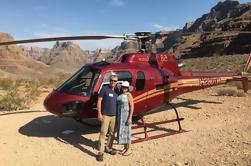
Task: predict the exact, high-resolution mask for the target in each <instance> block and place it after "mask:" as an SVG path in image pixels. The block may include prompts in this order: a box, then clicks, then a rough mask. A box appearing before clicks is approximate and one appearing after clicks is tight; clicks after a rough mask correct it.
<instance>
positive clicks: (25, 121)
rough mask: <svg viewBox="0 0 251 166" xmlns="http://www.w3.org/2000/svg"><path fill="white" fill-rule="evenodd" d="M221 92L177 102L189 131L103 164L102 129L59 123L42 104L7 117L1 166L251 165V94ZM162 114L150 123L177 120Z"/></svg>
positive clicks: (0, 118) (0, 121)
mask: <svg viewBox="0 0 251 166" xmlns="http://www.w3.org/2000/svg"><path fill="white" fill-rule="evenodd" d="M219 88H221V87H218V88H210V89H205V90H200V91H196V92H192V93H188V94H185V95H182V96H180V97H179V98H178V99H175V100H174V101H173V103H175V106H176V107H177V109H178V111H179V113H180V116H181V117H183V118H185V120H184V121H182V127H183V129H184V130H186V131H188V132H185V133H181V134H176V135H173V136H169V137H164V138H160V139H156V140H152V141H147V142H142V143H138V144H133V146H132V148H133V154H132V155H130V156H121V155H116V156H111V155H108V154H106V155H105V160H104V162H102V163H99V162H97V161H96V159H95V155H96V153H97V139H98V131H99V127H93V128H91V127H87V126H84V125H82V124H80V123H78V122H75V121H74V120H73V119H70V118H58V117H56V116H54V115H52V114H50V113H49V112H46V111H45V110H44V108H43V106H42V100H41V102H39V103H37V104H35V105H34V106H33V107H32V109H30V110H22V111H17V112H2V113H0V165H1V166H17V165H18V166H23V165H24V166H27V165H37V166H48V165H55V166H57V165H60V166H68V165H71V166H78V165H87V166H88V165H109V166H113V165H136V166H140V165H244V166H246V165H251V132H250V131H251V95H250V94H249V95H247V96H246V97H227V96H217V95H216V91H217V89H219ZM249 93H251V92H250V91H249ZM42 98H43V97H42ZM162 110H163V111H161V112H159V113H155V114H152V115H148V116H147V117H146V120H147V121H148V122H153V121H159V120H166V119H171V118H173V117H174V113H173V111H172V110H170V109H169V110H168V111H167V110H166V109H162ZM169 129H177V125H176V124H164V125H159V126H155V127H152V128H149V131H150V132H149V135H154V134H160V133H165V132H168V131H169ZM141 131H143V130H142V129H137V130H133V133H134V134H133V138H134V139H135V138H137V137H140V136H141V137H142V134H137V133H140V132H141ZM114 147H115V148H116V149H118V150H119V149H122V147H121V146H119V145H116V144H115V146H114Z"/></svg>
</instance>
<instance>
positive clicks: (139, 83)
mask: <svg viewBox="0 0 251 166" xmlns="http://www.w3.org/2000/svg"><path fill="white" fill-rule="evenodd" d="M144 87H145V75H144V73H143V72H142V71H139V72H137V79H136V91H140V90H143V89H144Z"/></svg>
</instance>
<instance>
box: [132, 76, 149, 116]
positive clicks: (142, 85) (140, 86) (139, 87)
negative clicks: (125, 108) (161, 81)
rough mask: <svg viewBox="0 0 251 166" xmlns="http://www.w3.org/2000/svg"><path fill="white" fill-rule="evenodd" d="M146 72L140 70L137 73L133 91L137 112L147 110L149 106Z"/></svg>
mask: <svg viewBox="0 0 251 166" xmlns="http://www.w3.org/2000/svg"><path fill="white" fill-rule="evenodd" d="M146 83H147V82H146V78H145V74H144V72H142V71H138V72H137V75H136V82H135V86H134V91H133V97H134V106H135V113H136V114H139V113H140V112H145V111H146V110H147V108H148V104H147V102H146V99H147V91H148V89H147V85H146Z"/></svg>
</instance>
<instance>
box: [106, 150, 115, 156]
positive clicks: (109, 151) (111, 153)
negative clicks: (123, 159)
mask: <svg viewBox="0 0 251 166" xmlns="http://www.w3.org/2000/svg"><path fill="white" fill-rule="evenodd" d="M105 152H106V153H109V154H110V155H116V154H117V152H116V151H115V150H107V149H105Z"/></svg>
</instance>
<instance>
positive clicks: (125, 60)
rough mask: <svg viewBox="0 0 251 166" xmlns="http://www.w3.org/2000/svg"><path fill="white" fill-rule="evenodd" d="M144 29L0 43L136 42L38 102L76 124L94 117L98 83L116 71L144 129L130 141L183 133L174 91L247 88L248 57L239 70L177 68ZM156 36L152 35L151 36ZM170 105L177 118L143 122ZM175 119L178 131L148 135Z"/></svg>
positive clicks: (105, 81) (87, 67)
mask: <svg viewBox="0 0 251 166" xmlns="http://www.w3.org/2000/svg"><path fill="white" fill-rule="evenodd" d="M152 35H153V34H151V33H149V32H137V33H135V34H133V35H124V36H112V35H107V36H73V37H55V38H42V39H30V40H19V41H10V42H3V43H0V46H1V45H10V44H21V43H31V42H45V41H60V40H97V39H110V38H112V39H126V40H137V41H138V42H139V52H136V53H130V54H125V55H123V56H122V57H121V58H120V61H119V62H116V63H109V62H106V61H101V62H97V63H93V64H86V65H84V66H83V67H82V68H80V69H79V70H78V71H77V72H76V73H75V74H73V75H72V76H71V77H70V78H69V79H68V80H66V81H65V82H64V83H63V84H62V85H60V86H59V87H58V88H56V89H54V90H53V91H52V92H51V93H50V94H49V95H48V96H47V97H46V99H45V100H44V106H45V108H46V110H47V111H49V112H51V113H53V114H56V115H59V116H65V117H72V118H74V119H76V120H78V121H80V122H83V123H85V122H84V121H82V120H83V119H88V118H97V108H96V107H97V105H96V102H97V96H98V93H99V91H100V90H101V88H102V87H103V86H107V85H109V78H110V76H111V75H112V74H114V73H116V75H118V80H119V81H118V83H120V82H122V81H128V82H129V83H130V84H131V85H132V86H133V87H134V90H133V91H132V96H133V97H134V104H135V111H134V117H135V119H141V121H142V123H140V124H139V125H138V126H134V128H139V127H144V133H145V137H144V138H142V139H138V140H134V141H133V143H136V142H141V141H144V140H150V139H155V138H159V137H163V136H168V135H173V134H178V133H182V132H186V131H185V130H183V129H182V128H181V124H180V121H181V120H183V118H179V115H178V112H177V110H176V108H175V107H174V106H173V105H172V104H171V101H172V99H174V98H175V97H177V96H178V95H181V94H184V93H187V92H191V91H195V90H199V89H203V88H208V87H212V86H216V85H220V84H225V83H227V82H229V81H236V80H237V81H242V85H243V90H244V92H247V91H248V82H249V80H248V79H249V78H250V74H249V73H248V71H249V70H250V69H251V54H250V55H249V56H248V61H247V63H246V66H245V69H244V72H243V73H236V72H231V73H230V72H226V73H209V72H188V71H180V68H181V67H182V65H181V64H178V63H177V62H176V58H175V56H174V55H173V54H163V53H152V44H151V39H152ZM155 37H156V36H155ZM166 104H168V105H170V106H171V107H172V108H173V109H174V111H175V113H176V116H177V118H176V119H173V120H167V121H162V122H155V123H145V121H144V118H143V117H144V115H146V114H149V113H152V111H153V110H156V108H158V107H160V106H163V105H166ZM170 122H178V126H179V129H178V130H172V131H171V132H168V133H165V134H162V135H155V136H148V135H147V127H149V126H152V125H158V124H163V123H170Z"/></svg>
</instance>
